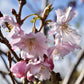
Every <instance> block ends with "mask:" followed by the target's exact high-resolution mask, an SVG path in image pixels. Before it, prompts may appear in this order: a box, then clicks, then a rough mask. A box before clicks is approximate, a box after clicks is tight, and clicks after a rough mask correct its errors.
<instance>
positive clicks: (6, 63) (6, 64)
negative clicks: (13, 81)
mask: <svg viewBox="0 0 84 84" xmlns="http://www.w3.org/2000/svg"><path fill="white" fill-rule="evenodd" d="M1 58H2V60H3V62H4V64H5V67H6V69H7V70H8V71H9V68H8V66H7V63H6V61H5V60H4V58H3V56H1Z"/></svg>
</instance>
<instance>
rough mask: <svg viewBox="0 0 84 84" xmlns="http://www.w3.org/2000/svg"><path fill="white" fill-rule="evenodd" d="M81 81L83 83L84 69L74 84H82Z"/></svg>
mask: <svg viewBox="0 0 84 84" xmlns="http://www.w3.org/2000/svg"><path fill="white" fill-rule="evenodd" d="M83 81H84V69H83V70H82V72H81V73H80V76H79V77H78V79H77V80H76V82H75V84H82V82H83Z"/></svg>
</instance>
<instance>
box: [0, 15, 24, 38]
mask: <svg viewBox="0 0 84 84" xmlns="http://www.w3.org/2000/svg"><path fill="white" fill-rule="evenodd" d="M5 22H8V23H9V25H10V27H11V32H9V34H8V36H9V37H11V38H15V37H17V38H18V37H20V36H21V35H23V34H24V31H23V30H21V28H20V25H19V24H17V23H16V22H15V21H14V19H13V17H12V16H3V17H0V24H2V25H3V24H4V23H5ZM4 25H5V24H4ZM5 27H6V26H5Z"/></svg>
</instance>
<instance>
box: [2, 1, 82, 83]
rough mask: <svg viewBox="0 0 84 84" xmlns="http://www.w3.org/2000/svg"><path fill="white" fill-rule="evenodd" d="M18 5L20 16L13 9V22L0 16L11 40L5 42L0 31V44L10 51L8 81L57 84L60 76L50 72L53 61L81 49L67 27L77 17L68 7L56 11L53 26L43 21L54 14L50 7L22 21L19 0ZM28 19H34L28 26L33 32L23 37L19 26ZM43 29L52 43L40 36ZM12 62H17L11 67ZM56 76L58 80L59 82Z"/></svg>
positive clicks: (77, 39) (78, 36) (23, 32)
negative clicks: (38, 23)
mask: <svg viewBox="0 0 84 84" xmlns="http://www.w3.org/2000/svg"><path fill="white" fill-rule="evenodd" d="M18 2H19V12H18V13H17V12H16V10H15V9H12V14H13V15H14V17H15V18H16V21H15V20H14V19H13V17H12V16H8V15H4V14H2V13H1V12H0V24H1V26H2V28H8V37H9V38H10V40H7V39H6V38H5V37H4V36H3V34H2V31H1V28H0V42H1V43H4V44H5V45H6V46H7V47H8V48H9V51H8V54H7V56H8V61H9V72H10V74H9V75H10V77H11V80H12V82H13V84H15V80H14V76H15V77H17V78H21V79H23V84H28V82H29V83H31V84H32V83H34V84H37V83H38V82H39V84H41V83H42V81H47V80H49V79H50V82H51V84H59V81H61V76H60V75H61V74H59V73H55V72H54V71H53V70H54V66H55V64H54V62H53V61H54V60H56V58H57V57H61V58H63V57H64V56H66V55H68V54H69V53H70V52H73V51H74V50H75V49H79V50H80V49H81V47H80V46H79V44H80V35H79V34H78V32H77V31H76V30H75V29H72V26H71V25H70V24H69V21H71V20H72V19H73V18H74V17H76V16H77V11H76V10H74V9H73V8H72V7H70V6H69V7H68V8H66V9H65V10H61V9H57V10H55V13H56V15H57V20H56V22H53V21H52V20H46V18H47V17H48V15H49V13H50V12H51V11H52V10H53V7H52V4H49V5H48V6H47V7H46V8H45V9H44V11H43V13H42V15H39V14H31V15H28V16H26V17H24V18H23V19H21V10H22V7H23V6H24V5H25V4H26V0H18ZM31 16H34V18H33V19H32V20H31V23H33V28H32V31H31V32H30V33H25V31H23V30H22V28H21V26H22V25H23V23H24V21H25V20H26V19H27V18H28V17H31ZM37 19H39V20H40V21H41V25H40V28H39V29H38V28H36V26H35V23H36V20H37ZM45 25H47V26H48V27H49V28H50V29H49V31H48V35H49V36H53V38H54V40H52V39H51V38H47V36H46V35H45V34H44V33H43V32H42V29H43V27H44V26H45ZM51 41H53V43H54V46H51V45H49V43H50V42H51ZM17 49H19V50H20V55H17V54H16V52H15V50H17ZM11 55H13V57H12V56H11ZM13 60H16V62H15V64H13V65H11V63H12V61H13ZM56 75H57V76H59V80H58V79H57V78H56Z"/></svg>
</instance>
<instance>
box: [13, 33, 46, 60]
mask: <svg viewBox="0 0 84 84" xmlns="http://www.w3.org/2000/svg"><path fill="white" fill-rule="evenodd" d="M12 42H13V43H12V44H13V46H17V47H18V48H19V49H21V50H22V53H21V57H22V58H24V59H27V58H33V59H34V58H39V56H40V58H42V57H43V55H44V54H47V49H48V45H47V43H46V42H47V39H46V36H44V34H42V33H40V32H38V33H36V34H35V33H33V32H31V33H29V34H25V35H23V37H21V38H20V39H19V40H18V41H17V40H12Z"/></svg>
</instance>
